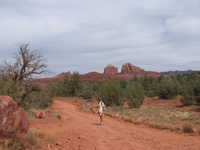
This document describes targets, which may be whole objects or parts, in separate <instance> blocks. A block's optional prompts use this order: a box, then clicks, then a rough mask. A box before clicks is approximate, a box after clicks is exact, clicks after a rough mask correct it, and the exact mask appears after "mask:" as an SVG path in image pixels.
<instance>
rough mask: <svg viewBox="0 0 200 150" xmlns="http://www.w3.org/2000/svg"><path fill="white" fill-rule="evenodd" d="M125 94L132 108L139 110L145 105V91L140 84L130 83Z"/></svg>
mask: <svg viewBox="0 0 200 150" xmlns="http://www.w3.org/2000/svg"><path fill="white" fill-rule="evenodd" d="M124 93H125V95H124V97H126V99H127V102H128V104H129V106H130V107H135V108H139V107H140V106H141V105H142V104H143V100H144V90H143V87H142V85H141V84H139V83H138V82H130V83H129V84H128V86H127V89H126V90H125V91H124Z"/></svg>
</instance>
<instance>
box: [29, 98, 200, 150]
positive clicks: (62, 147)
mask: <svg viewBox="0 0 200 150" xmlns="http://www.w3.org/2000/svg"><path fill="white" fill-rule="evenodd" d="M53 109H55V110H56V111H58V112H59V113H60V114H61V116H62V119H61V120H59V119H56V118H55V119H45V120H37V119H35V120H32V125H31V128H34V129H37V130H40V131H43V132H46V133H48V134H50V135H53V136H54V137H55V138H56V141H57V144H54V145H52V147H50V146H49V147H48V146H47V145H46V144H44V143H43V145H42V150H51V149H52V150H56V149H59V150H199V149H200V137H199V136H191V135H186V134H177V133H175V132H170V131H166V130H158V129H152V128H148V127H146V126H141V125H134V124H131V123H127V122H123V121H118V120H115V119H113V118H110V117H107V116H106V117H105V120H104V125H103V126H99V125H97V122H98V118H97V116H96V115H94V114H90V113H85V112H81V111H80V110H79V109H78V108H77V106H75V105H73V104H72V103H71V102H70V99H66V100H59V99H56V100H55V101H54V104H53ZM40 142H41V143H42V141H40Z"/></svg>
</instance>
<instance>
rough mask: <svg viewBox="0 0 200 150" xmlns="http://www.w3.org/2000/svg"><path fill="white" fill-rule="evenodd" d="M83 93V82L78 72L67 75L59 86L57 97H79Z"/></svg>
mask: <svg viewBox="0 0 200 150" xmlns="http://www.w3.org/2000/svg"><path fill="white" fill-rule="evenodd" d="M80 91H81V81H80V76H79V73H78V72H74V73H73V74H70V75H68V74H67V75H66V76H65V77H64V80H63V81H61V82H60V83H59V84H58V90H57V95H58V96H67V97H68V96H70V97H73V96H78V95H79V94H80Z"/></svg>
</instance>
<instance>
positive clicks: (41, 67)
mask: <svg viewBox="0 0 200 150" xmlns="http://www.w3.org/2000/svg"><path fill="white" fill-rule="evenodd" d="M46 68H47V65H46V64H45V63H44V57H43V56H42V55H41V54H40V53H39V51H37V50H30V49H29V44H23V45H21V46H20V47H19V50H18V51H17V53H16V54H15V56H14V62H13V63H8V62H5V65H4V67H3V69H2V70H1V73H2V72H3V74H6V76H7V77H9V78H11V79H12V80H14V81H25V80H28V79H31V78H32V77H33V76H34V75H40V74H42V73H44V72H46Z"/></svg>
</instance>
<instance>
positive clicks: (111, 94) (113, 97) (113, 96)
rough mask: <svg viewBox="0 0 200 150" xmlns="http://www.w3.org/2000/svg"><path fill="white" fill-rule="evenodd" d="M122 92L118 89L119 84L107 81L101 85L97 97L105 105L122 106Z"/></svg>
mask: <svg viewBox="0 0 200 150" xmlns="http://www.w3.org/2000/svg"><path fill="white" fill-rule="evenodd" d="M122 91H123V90H122V89H121V88H120V84H119V82H114V81H107V82H105V83H103V84H102V85H101V86H100V88H99V91H98V96H99V97H100V98H101V99H102V100H103V101H104V102H105V104H106V105H108V106H112V105H122V104H123V97H122V96H123V92H122Z"/></svg>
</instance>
